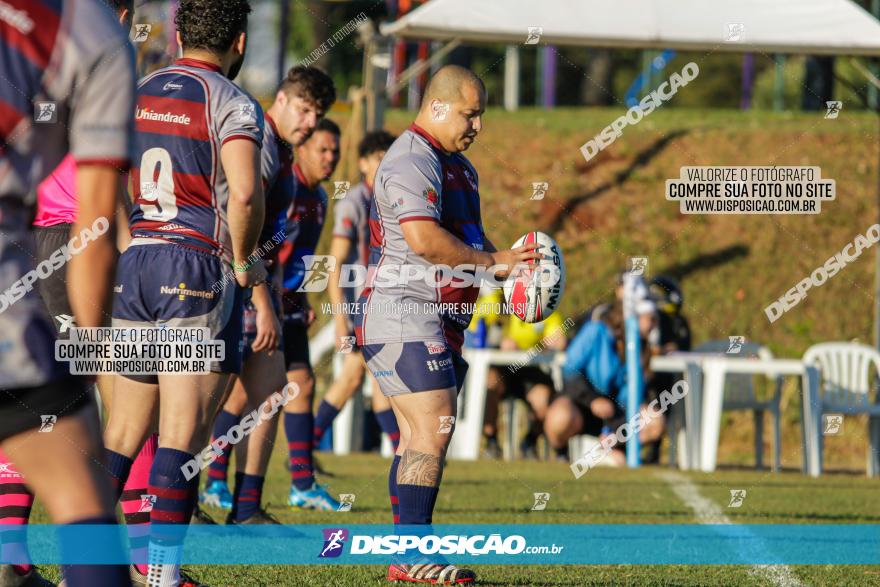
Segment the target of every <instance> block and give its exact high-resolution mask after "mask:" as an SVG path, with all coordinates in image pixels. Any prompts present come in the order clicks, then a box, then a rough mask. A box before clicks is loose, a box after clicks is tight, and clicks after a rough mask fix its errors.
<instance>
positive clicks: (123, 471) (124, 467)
mask: <svg viewBox="0 0 880 587" xmlns="http://www.w3.org/2000/svg"><path fill="white" fill-rule="evenodd" d="M104 461H106V463H107V470H108V471H109V472H110V487H111V488H112V490H113V498H114V499H113V503H116V502H117V501H119V498H120V497H121V496H122V491H123V488H124V487H125V483H126V482H127V481H128V475H129V474H130V473H131V465H132V463H133V462H134V461H132V460H131V459H130V458H128V457H127V456H125V455H122V454H119V453H118V452H114V451H112V450H110V449H109V448H106V449H104Z"/></svg>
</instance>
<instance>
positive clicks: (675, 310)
mask: <svg viewBox="0 0 880 587" xmlns="http://www.w3.org/2000/svg"><path fill="white" fill-rule="evenodd" d="M650 291H651V297H653V298H654V299H655V300H657V309H658V310H659V312H658V313H657V318H658V329H659V334H660V336H659V339H660V340H659V346H660V354H661V355H665V354H668V353H672V352H676V351H689V350H691V328H690V325H689V324H688V321H687V318H685V317H684V316H683V315H682V313H681V308H682V306H683V305H684V294H683V293H682V291H681V287H679V285H678V282H677V281H676V280H674V279H673V278H671V277H667V276H665V275H657V276H655V277H654V278H653V279H651V284H650ZM664 389H669V388H668V387H666V388H664Z"/></svg>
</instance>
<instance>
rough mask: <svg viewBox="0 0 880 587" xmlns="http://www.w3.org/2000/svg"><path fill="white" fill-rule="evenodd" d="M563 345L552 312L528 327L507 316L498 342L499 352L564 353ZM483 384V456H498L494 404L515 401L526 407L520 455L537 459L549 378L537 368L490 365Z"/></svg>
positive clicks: (550, 396)
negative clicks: (525, 422)
mask: <svg viewBox="0 0 880 587" xmlns="http://www.w3.org/2000/svg"><path fill="white" fill-rule="evenodd" d="M567 342H568V341H567V339H566V337H565V330H564V325H563V319H562V316H561V315H560V314H559V312H553V313H552V314H550V316H548V317H547V319H546V320H543V321H541V322H535V323H532V324H530V323H528V322H523V321H522V320H520V319H519V318H517V317H515V316H510V317H509V318H508V320H507V327H506V328H505V330H504V338H503V339H502V341H501V350H504V351H528V350H531V349H535V350H536V351H539V352H543V351H545V350H549V351H564V350H565V347H566V344H567ZM487 381H488V382H489V383H488V387H487V390H486V414H485V416H484V418H483V433H484V435H485V436H486V437H487V441H486V446H487V449H486V451H487V453H490V454H489V456H494V457H496V458H497V457H498V456H500V450H498V438H497V431H498V405H499V404H500V402H501V400H502V399H505V398H515V399H520V400H523V401H525V402H526V404H528V407H529V414H528V418H529V427H528V431H527V432H526V435H525V437H524V438H523V439H522V441H521V442H520V452H521V453H522V455H523V457H524V458H527V459H536V458H538V452H537V444H538V437H540V436H541V434H542V433H543V428H544V418H545V417H546V415H547V407H548V406H549V405H550V401H551V400H552V399H553V395H554V389H553V378H552V377H550V374H549V373H547V372H545V371H543V370H542V369H541V368H539V367H533V366H529V365H526V366H525V367H520V368H518V369H515V370H511V369H510V368H508V367H495V366H493V367H489V375H488V378H487ZM492 447H494V450H493V449H492Z"/></svg>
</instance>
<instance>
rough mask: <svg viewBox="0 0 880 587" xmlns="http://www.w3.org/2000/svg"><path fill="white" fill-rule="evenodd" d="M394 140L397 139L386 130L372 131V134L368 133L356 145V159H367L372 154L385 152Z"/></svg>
mask: <svg viewBox="0 0 880 587" xmlns="http://www.w3.org/2000/svg"><path fill="white" fill-rule="evenodd" d="M396 139H397V137H395V136H394V135H393V134H391V133H390V132H388V131H387V130H374V131H373V132H368V133H367V134H365V135H364V138H362V139H361V142H360V143H359V144H358V157H360V158H361V159H363V158H364V157H369V156H370V155H372V154H373V153H381V152H382V151H387V150H388V149H389V148H390V147H391V143H393V142H394V141H395V140H396Z"/></svg>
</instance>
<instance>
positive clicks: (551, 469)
mask: <svg viewBox="0 0 880 587" xmlns="http://www.w3.org/2000/svg"><path fill="white" fill-rule="evenodd" d="M320 460H321V464H322V465H323V466H324V467H325V468H326V469H327V470H328V471H330V472H332V473H333V474H334V475H335V476H334V477H333V478H325V479H323V481H324V482H329V484H330V488H331V492H332V493H334V494H338V493H354V494H356V496H357V499H356V501H355V505H354V508H353V510H352V511H351V512H349V513H336V512H333V513H316V512H309V513H305V512H292V511H290V510H288V509H287V508H286V507H284V506H283V505H282V504H284V503H285V501H286V494H287V487H288V485H287V483H288V476H287V471H286V470H285V466H284V459H283V455H282V454H281V452H280V451H276V454H275V455H274V457H273V462H272V465H271V471H270V474H269V479H268V482H267V492H266V494H265V496H264V501H265V502H268V503H269V504H271V505H270V511H271V512H272V513H273V514H275V515H277V516H278V518H279V519H280V520H281V521H282V522H284V523H285V524H297V523H303V524H322V523H327V524H331V523H332V524H339V523H340V521H343V522H347V523H352V524H366V523H387V522H388V521H389V516H390V513H389V507H388V494H387V469H388V463H389V462H388V460H386V459H382V458H380V457H378V456H376V455H356V456H349V457H337V456H332V455H324V454H322V455H321V456H320ZM667 471H668V469H667V468H665V467H645V468H643V469H640V470H620V469H596V470H593V471H590V472H589V473H588V474H587V475H585V476H584V477H582V478H581V479H579V480H575V479H574V478H573V476H572V475H571V472H570V471H569V469H568V467H566V466H565V465H564V464H559V463H547V462H539V463H533V462H529V463H526V462H515V463H507V462H500V461H478V462H452V463H450V464H449V466H448V469H447V472H446V473H445V474H444V479H443V490H442V492H441V494H440V498H439V501H438V504H437V511H436V515H435V522H437V523H477V524H501V523H504V524H654V523H656V524H673V523H674V524H692V523H700V521H701V519H700V518H699V517H698V516H697V515H696V514H695V512H694V511H693V510H692V509H691V508H690V507H689V506H688V505H687V504H686V503H685V502H684V501H683V500H682V499H681V498H680V497H678V496H677V495H676V493H675V491H674V487H675V486H676V485H680V482H672V483H671V482H670V481H669V480H667V479H665V478H664V477H663V475H664V474H665V472H667ZM674 475H682V476H683V477H685V478H686V479H688V480H690V481H691V483H693V484H694V485H695V486H696V488H697V490H698V491H699V493H700V494H701V495H702V496H704V497H705V498H707V499H709V500H711V501H712V502H714V503H715V504H717V505H718V506H719V507H720V508H722V510H723V511H724V513H725V514H726V515H727V516H728V517H729V518H730V519H731V521H732V522H733V523H742V524H769V523H774V524H789V523H791V524H848V523H862V524H866V523H870V524H874V523H880V492H878V490H877V489H878V486H877V481H871V480H868V479H865V478H864V477H861V476H852V475H844V474H839V475H834V476H826V477H823V478H821V479H818V480H816V479H809V478H807V477H804V476H802V475H800V474H799V473H796V472H784V473H780V474H771V473H769V472H765V471H754V470H745V469H743V470H740V469H737V470H724V471H719V472H716V473H714V474H711V475H709V474H699V473H690V474H688V473H674ZM731 488H737V489H746V490H747V492H748V493H747V497H746V499H745V501H744V503H743V505H742V507H741V508H738V509H728V508H726V505H727V502H728V499H729V489H731ZM538 491H545V492H549V493H550V494H551V497H550V502H549V504H548V506H547V509H546V510H545V511H541V512H532V511H529V510H530V508H531V507H532V504H533V498H532V493H534V492H538ZM211 513H212V514H214V515H215V517H218V518H220V517H221V516H222V514H223V512H221V511H219V510H216V511H213V510H212V511H211ZM39 518H42V516H38V518H37V519H39ZM878 547H880V546H878ZM476 569H477V570H478V571H479V573H480V579H481V582H480V584H482V585H540V586H548V587H549V586H553V585H572V586H573V585H652V586H653V585H657V586H659V585H682V586H683V585H693V586H703V585H718V586H722V585H724V586H726V585H749V586H759V585H773V584H775V583H773V582H770V581H771V579H772V577H771V576H769V575H768V573H767V571H766V570H756V569H754V568H751V567H747V566H668V565H667V566H582V567H581V566H549V565H548V566H479V567H476ZM192 571H193V572H194V574H195V575H196V576H197V577H198V578H199V579H200V580H202V581H204V582H206V583H208V584H209V585H212V586H214V587H221V586H222V587H226V586H229V587H233V586H266V587H269V586H290V587H299V586H315V587H318V586H327V585H351V586H357V585H380V584H384V583H385V582H384V581H383V580H382V579H383V577H384V571H385V568H383V567H378V566H345V567H339V566H336V567H328V566H296V567H294V566H271V565H269V566H262V565H260V566H213V567H207V566H196V567H192ZM789 572H790V574H791V575H792V576H793V577H794V578H795V579H796V580H799V581H800V583H799V584H802V585H812V586H832V585H834V586H838V585H880V567H865V566H843V565H841V566H793V567H790V568H789ZM780 584H784V583H780ZM789 584H795V585H796V584H798V583H789Z"/></svg>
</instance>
